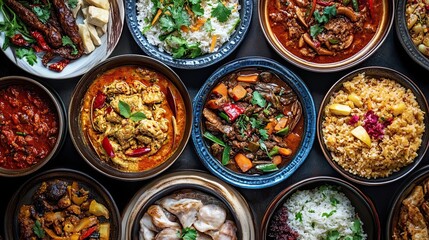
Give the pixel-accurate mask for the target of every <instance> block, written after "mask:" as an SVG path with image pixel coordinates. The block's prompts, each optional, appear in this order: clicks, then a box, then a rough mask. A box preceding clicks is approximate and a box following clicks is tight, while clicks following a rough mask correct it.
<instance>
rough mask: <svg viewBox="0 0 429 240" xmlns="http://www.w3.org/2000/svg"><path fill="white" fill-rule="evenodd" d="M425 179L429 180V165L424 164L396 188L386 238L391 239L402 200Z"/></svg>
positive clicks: (387, 223)
mask: <svg viewBox="0 0 429 240" xmlns="http://www.w3.org/2000/svg"><path fill="white" fill-rule="evenodd" d="M425 180H429V165H426V166H423V167H422V168H420V169H418V170H417V171H415V172H413V173H412V174H410V175H409V176H408V177H407V178H406V179H405V181H404V182H402V184H401V185H399V187H398V188H397V189H396V191H395V193H394V194H393V198H392V199H391V201H390V204H389V206H390V208H389V209H390V210H389V212H388V215H387V221H386V231H385V239H391V236H392V235H391V233H392V230H393V229H392V227H393V226H392V224H393V223H394V218H396V217H397V215H398V213H399V212H398V211H397V210H399V208H400V207H401V205H402V200H403V199H404V198H406V197H407V196H408V195H409V194H410V193H411V191H412V190H413V188H414V187H415V186H416V185H418V184H420V183H422V182H423V181H425Z"/></svg>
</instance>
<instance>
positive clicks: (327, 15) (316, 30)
mask: <svg viewBox="0 0 429 240" xmlns="http://www.w3.org/2000/svg"><path fill="white" fill-rule="evenodd" d="M336 15H337V7H336V6H335V4H334V5H332V6H327V7H325V8H324V9H323V13H322V14H321V13H320V12H319V11H314V13H313V16H314V19H315V20H316V22H317V23H318V24H315V25H312V26H310V35H311V36H312V37H313V38H314V37H316V36H317V35H319V34H320V33H321V32H323V29H324V27H323V25H324V24H325V23H327V22H328V21H329V19H331V18H332V17H335V16H336Z"/></svg>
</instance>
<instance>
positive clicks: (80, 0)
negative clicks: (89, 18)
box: [71, 0, 83, 18]
mask: <svg viewBox="0 0 429 240" xmlns="http://www.w3.org/2000/svg"><path fill="white" fill-rule="evenodd" d="M82 5H83V1H82V0H78V1H77V4H76V7H75V8H73V9H72V10H71V11H72V13H73V17H74V18H76V16H77V14H78V13H79V10H80V8H81V7H82Z"/></svg>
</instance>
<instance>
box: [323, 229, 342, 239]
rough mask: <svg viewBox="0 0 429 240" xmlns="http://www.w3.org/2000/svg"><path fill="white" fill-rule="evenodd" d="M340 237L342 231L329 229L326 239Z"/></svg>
mask: <svg viewBox="0 0 429 240" xmlns="http://www.w3.org/2000/svg"><path fill="white" fill-rule="evenodd" d="M337 239H340V233H339V232H338V231H337V230H333V231H329V232H328V235H327V236H326V240H337Z"/></svg>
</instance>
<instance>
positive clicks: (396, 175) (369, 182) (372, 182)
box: [317, 66, 429, 186]
mask: <svg viewBox="0 0 429 240" xmlns="http://www.w3.org/2000/svg"><path fill="white" fill-rule="evenodd" d="M367 71H377V73H375V74H376V75H377V76H378V77H384V76H381V75H379V74H393V75H395V78H391V77H388V78H389V79H391V80H393V81H395V82H396V83H399V84H400V85H401V86H403V87H404V88H406V89H410V90H411V91H412V92H413V94H414V95H415V97H416V101H417V102H418V103H419V100H418V99H419V98H421V102H422V104H420V103H419V106H420V108H421V110H422V111H423V112H424V113H425V119H424V123H425V127H426V128H427V126H429V125H428V123H429V120H428V116H427V115H428V113H429V112H428V109H429V106H428V102H427V100H426V97H425V95H424V94H423V92H422V91H421V90H420V88H419V87H418V86H417V84H415V83H414V82H413V80H411V79H410V78H409V77H407V76H406V75H404V74H402V73H401V72H399V71H397V70H394V69H392V68H388V67H382V66H366V67H362V68H359V69H356V70H353V71H351V72H349V73H347V74H345V75H343V76H342V77H340V79H339V80H337V81H336V82H335V83H334V84H333V85H332V87H331V88H330V89H329V90H328V91H327V93H326V94H325V96H324V97H323V100H322V101H321V104H320V107H319V112H318V115H317V139H318V142H319V145H320V148H321V149H322V152H323V155H324V156H325V160H326V161H327V162H328V163H329V165H331V167H332V168H334V169H335V171H337V172H338V173H339V174H341V175H342V176H343V177H345V178H346V179H348V180H350V181H352V182H355V183H358V184H361V185H366V186H379V185H383V184H387V183H392V182H394V181H397V180H399V179H401V178H403V177H405V176H406V175H408V174H409V173H410V172H412V170H413V169H415V168H416V167H417V166H418V165H419V163H420V162H421V160H422V159H423V157H424V156H425V153H426V151H427V149H428V147H429V142H428V140H427V139H428V136H427V134H426V135H425V134H423V136H422V144H421V146H420V148H419V150H418V151H422V154H420V155H419V156H417V157H416V158H415V159H414V161H413V162H412V163H410V164H409V165H407V166H404V167H402V168H401V169H400V170H399V171H397V172H393V173H392V174H390V175H389V176H388V177H384V178H376V179H373V178H372V179H367V178H363V177H360V176H357V175H353V174H352V173H349V172H347V171H346V170H344V169H343V168H342V167H341V166H340V165H338V164H337V163H336V162H334V161H333V160H332V158H331V154H330V151H329V150H328V149H327V147H326V145H325V143H324V141H323V136H322V133H321V131H322V126H321V125H322V121H323V119H324V108H325V106H326V105H327V104H328V103H329V98H330V97H331V96H332V94H333V93H335V92H336V91H338V89H340V88H341V87H340V85H341V84H342V83H343V82H345V81H347V80H351V78H352V77H354V76H357V75H358V74H360V73H364V72H365V73H366V72H367ZM398 79H400V80H398ZM402 82H403V83H402ZM422 105H423V106H422ZM425 131H427V129H425ZM425 139H426V143H425ZM421 149H423V150H421Z"/></svg>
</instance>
